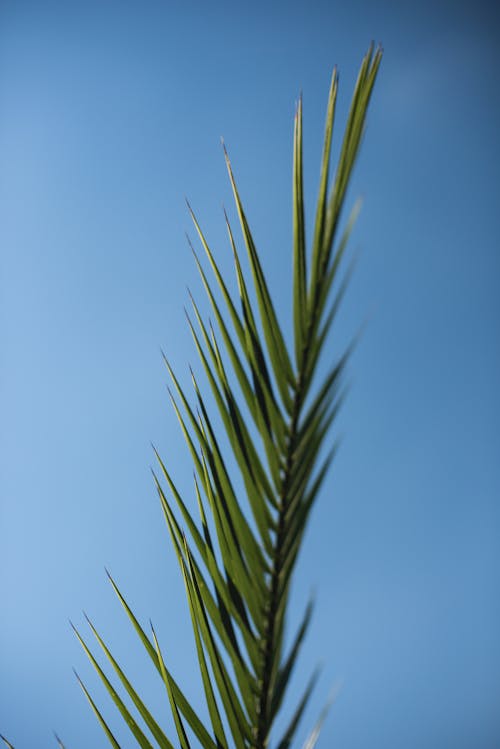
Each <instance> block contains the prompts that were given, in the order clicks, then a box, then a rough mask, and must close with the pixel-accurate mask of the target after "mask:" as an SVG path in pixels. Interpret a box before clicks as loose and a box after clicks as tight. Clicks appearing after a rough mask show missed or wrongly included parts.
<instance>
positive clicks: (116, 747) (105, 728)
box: [74, 671, 120, 749]
mask: <svg viewBox="0 0 500 749" xmlns="http://www.w3.org/2000/svg"><path fill="white" fill-rule="evenodd" d="M74 673H75V676H76V678H77V679H78V683H79V684H80V686H81V688H82V690H83V693H84V695H85V697H86V698H87V700H88V701H89V704H90V706H91V708H92V710H93V711H94V713H95V715H96V717H97V720H98V721H99V723H100V724H101V727H102V729H103V731H104V733H105V734H106V736H107V738H108V741H109V743H110V744H111V746H112V747H114V749H120V744H119V743H118V741H117V740H116V739H115V737H114V736H113V734H112V733H111V730H110V728H109V726H108V724H107V723H106V721H105V720H104V718H103V717H102V715H101V713H100V712H99V710H98V709H97V705H96V704H95V702H94V700H93V699H92V697H91V696H90V694H89V692H88V691H87V689H86V687H85V685H84V683H83V681H82V680H81V679H80V677H79V676H78V674H77V673H76V671H75V672H74Z"/></svg>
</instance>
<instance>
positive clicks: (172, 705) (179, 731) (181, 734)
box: [151, 623, 190, 749]
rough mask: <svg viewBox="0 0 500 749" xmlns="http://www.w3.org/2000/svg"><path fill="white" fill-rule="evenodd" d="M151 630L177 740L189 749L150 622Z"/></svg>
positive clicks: (183, 748) (184, 747) (182, 746)
mask: <svg viewBox="0 0 500 749" xmlns="http://www.w3.org/2000/svg"><path fill="white" fill-rule="evenodd" d="M151 632H152V633H153V640H154V643H155V648H156V655H157V657H158V663H159V664H160V673H161V677H162V679H163V682H164V684H165V688H166V690H167V694H168V700H169V702H170V709H171V710H172V715H173V717H174V723H175V730H176V731H177V736H178V737H179V741H180V744H181V749H190V745H189V741H188V738H187V736H186V731H185V729H184V725H183V723H182V718H181V716H180V714H179V709H178V707H177V703H176V701H175V697H174V693H173V690H172V683H171V681H170V676H169V674H168V672H167V669H166V667H165V662H164V660H163V656H162V654H161V650H160V645H159V643H158V638H157V637H156V632H155V631H154V628H153V624H152V623H151Z"/></svg>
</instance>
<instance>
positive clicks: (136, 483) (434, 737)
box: [0, 0, 500, 749]
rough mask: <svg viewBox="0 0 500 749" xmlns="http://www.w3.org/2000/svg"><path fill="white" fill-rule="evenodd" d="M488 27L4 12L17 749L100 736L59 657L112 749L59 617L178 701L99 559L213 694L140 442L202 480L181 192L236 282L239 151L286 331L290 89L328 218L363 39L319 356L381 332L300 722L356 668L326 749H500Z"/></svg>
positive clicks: (9, 545)
mask: <svg viewBox="0 0 500 749" xmlns="http://www.w3.org/2000/svg"><path fill="white" fill-rule="evenodd" d="M498 21H499V18H498V13H497V12H496V11H495V10H494V9H493V4H490V3H481V2H476V3H474V4H473V5H467V6H466V5H465V4H460V3H445V2H442V3H435V2H434V3H429V2H423V3H420V4H418V5H417V4H416V3H408V4H407V3H399V4H396V3H384V2H379V3H368V2H361V1H360V2H356V1H354V2H350V3H333V2H332V3H326V2H311V3H310V4H309V7H307V8H306V4H305V3H295V2H289V3H266V4H265V3H254V4H253V5H251V6H250V4H245V5H243V4H240V3H231V4H229V3H228V4H225V3H217V2H214V3H211V4H201V3H197V2H193V3H190V4H185V3H174V2H163V3H154V2H144V3H131V2H129V3H113V2H103V3H88V2H86V3H79V2H74V3H56V2H46V3H29V2H18V3H14V2H12V1H10V0H5V1H4V2H3V3H2V4H1V6H0V112H1V116H0V257H1V260H0V262H1V266H0V284H1V286H0V321H1V328H0V329H1V338H2V340H1V380H0V388H1V390H0V399H1V414H2V417H1V427H0V443H1V450H0V477H1V478H0V481H1V484H0V492H1V516H0V523H1V526H0V527H1V532H2V566H1V576H0V595H1V601H2V616H1V617H0V659H1V663H2V666H1V673H0V731H1V732H2V733H4V734H6V735H7V736H8V737H9V738H10V740H11V741H13V742H14V744H15V745H16V747H17V748H18V749H21V748H22V747H26V748H28V749H32V748H34V747H39V746H50V745H51V740H52V734H51V731H52V729H55V730H57V731H58V733H60V734H61V736H62V737H63V738H64V740H65V742H66V743H67V745H68V747H72V748H73V749H77V748H78V747H84V746H93V747H99V746H102V747H104V746H105V745H106V741H105V737H104V736H103V735H102V733H101V731H100V728H99V726H98V725H97V724H96V721H95V719H94V718H93V716H92V715H91V713H90V711H89V709H88V707H87V705H86V703H85V701H84V698H83V696H82V695H81V693H80V691H79V689H78V686H77V684H76V683H75V679H74V676H73V673H72V671H71V667H72V666H75V667H76V668H77V670H78V671H79V673H81V675H82V676H83V677H84V679H85V681H86V682H87V683H88V684H90V685H91V686H92V689H93V692H94V694H95V695H96V696H97V698H98V699H99V700H100V704H101V705H102V706H103V709H104V711H105V712H106V715H107V716H108V717H109V719H110V722H111V724H112V725H113V727H115V726H117V732H118V734H119V735H120V736H123V737H125V736H126V734H124V733H123V729H121V728H120V727H119V722H118V721H117V720H116V719H115V715H114V711H113V707H112V706H111V705H110V704H109V700H107V698H106V697H105V696H104V695H103V693H102V690H101V689H100V687H99V685H98V684H97V680H96V678H94V676H93V674H92V673H91V666H90V665H89V664H87V662H86V660H85V656H84V654H83V652H82V651H81V649H80V648H79V646H78V644H77V643H76V641H75V638H74V636H73V635H72V633H71V631H70V628H69V625H68V618H71V619H72V620H74V621H75V622H76V623H77V624H78V625H82V623H83V617H82V614H81V611H82V609H85V610H86V611H87V612H88V614H89V615H90V616H91V617H92V618H93V619H94V621H95V622H96V624H97V625H98V626H99V628H100V629H101V631H102V633H103V634H104V635H106V637H107V639H108V641H109V642H110V644H112V645H113V648H114V650H115V651H116V653H117V654H118V655H119V656H120V657H121V659H122V660H123V663H124V665H125V664H126V666H127V670H128V672H130V673H131V675H134V676H135V677H136V678H137V679H138V680H139V681H140V682H141V683H143V684H144V690H145V691H146V693H147V694H148V695H150V702H151V704H152V705H153V706H155V707H156V708H157V711H158V713H159V714H160V715H162V714H163V715H166V714H167V712H168V708H167V705H166V702H165V700H164V695H163V692H162V691H161V689H160V687H159V685H158V684H157V683H156V681H155V679H154V675H153V674H152V673H151V672H150V670H149V668H148V664H147V663H146V661H145V659H144V658H143V656H142V653H141V651H140V649H139V648H138V646H137V643H135V641H134V638H133V636H132V635H131V633H130V629H129V627H128V623H127V621H126V620H125V617H124V615H122V612H121V610H120V607H119V605H118V603H117V601H116V599H115V598H114V596H113V593H112V591H111V589H110V586H109V584H108V583H107V581H106V578H105V573H104V566H105V565H106V566H107V567H109V568H110V570H111V571H112V573H113V574H114V576H115V577H116V579H117V580H118V581H119V583H120V585H121V586H122V588H123V590H124V592H125V593H126V594H127V596H128V598H129V600H130V602H131V603H132V604H133V606H134V609H135V610H136V612H137V613H138V615H139V617H140V618H141V621H144V622H147V620H148V618H149V617H152V619H153V621H154V622H155V624H156V628H157V630H158V632H159V635H160V638H161V642H162V643H163V649H164V651H165V654H166V656H167V658H168V660H169V663H170V664H171V665H172V670H173V671H174V673H175V674H176V675H178V677H179V681H180V682H181V683H182V684H184V685H186V690H187V691H188V692H189V694H191V695H192V696H193V700H194V701H196V700H198V699H200V695H201V689H200V685H199V680H198V677H197V675H196V668H195V662H194V657H193V653H192V650H193V643H192V639H191V633H190V630H189V624H188V614H187V611H186V608H185V605H184V598H183V590H182V584H181V581H180V580H179V576H178V570H177V568H176V563H175V560H174V556H173V553H172V552H171V550H170V547H169V540H168V537H167V534H166V532H165V529H164V526H163V520H162V517H161V511H160V508H159V506H158V502H157V499H156V495H155V490H154V487H153V484H152V480H151V476H150V471H149V466H150V465H151V464H152V462H153V459H152V452H151V447H150V441H153V442H154V443H155V444H156V445H157V446H158V448H159V450H160V452H161V454H162V455H163V457H164V458H165V461H166V462H167V463H169V465H171V466H173V467H174V469H175V475H176V477H177V478H178V481H179V483H180V485H181V486H185V487H189V486H190V480H191V466H190V463H189V460H188V456H187V454H186V451H185V449H184V447H183V444H182V441H181V439H180V434H179V432H178V429H177V426H176V422H175V417H174V416H173V414H172V412H171V410H170V408H169V404H168V398H167V394H166V389H165V386H166V382H167V378H166V372H165V370H164V367H163V365H162V361H161V355H160V348H163V349H164V350H165V351H166V352H167V353H168V355H169V357H170V359H171V360H172V362H173V364H174V366H175V368H176V370H177V371H178V372H179V373H180V375H181V376H182V378H183V382H186V383H187V382H188V377H187V372H188V369H187V363H188V362H191V363H194V362H195V361H196V359H195V356H196V355H195V352H194V350H193V346H192V344H191V341H190V336H189V332H188V330H187V328H186V325H185V320H184V313H183V306H184V305H185V304H186V302H187V299H188V295H187V290H186V287H187V286H189V288H191V289H192V290H193V292H194V294H195V295H196V296H197V298H199V299H202V291H201V289H200V284H199V282H198V280H197V277H196V270H195V267H194V264H193V262H192V258H191V255H190V253H189V251H188V249H187V247H186V242H185V238H184V232H185V231H186V230H189V228H190V227H189V218H188V215H187V211H186V208H185V205H184V196H185V195H187V196H188V197H189V199H190V201H191V203H192V204H193V206H194V207H195V209H196V211H197V213H198V215H199V218H200V220H201V222H202V224H203V227H204V229H205V231H206V234H207V235H208V237H209V238H210V239H211V242H212V245H213V246H214V247H216V248H217V253H218V257H220V261H221V264H222V265H223V267H224V268H225V269H227V273H231V272H232V271H231V267H230V257H229V253H228V248H227V244H226V240H225V229H224V222H223V215H222V210H221V205H222V204H223V203H224V204H226V205H228V206H230V202H231V198H230V192H229V186H228V182H227V178H226V174H225V167H224V162H223V157H222V153H221V148H220V144H219V139H220V136H221V135H223V136H224V138H225V141H226V143H227V146H228V149H229V151H230V154H231V158H232V161H233V166H234V169H235V173H236V177H237V179H238V182H239V186H240V191H241V195H242V198H243V200H244V202H245V206H246V209H247V214H248V217H249V220H250V222H251V225H252V228H253V230H254V234H255V238H256V240H257V243H258V246H259V249H260V252H261V254H262V258H263V262H264V265H265V268H266V270H267V272H268V275H269V279H270V283H271V285H272V286H273V287H274V289H275V290H276V295H277V302H278V308H279V310H280V313H281V314H282V319H283V320H284V321H285V322H289V321H290V316H289V302H290V299H289V291H288V290H289V288H290V284H289V283H288V281H287V280H286V278H287V273H288V272H289V269H290V265H291V260H290V255H291V250H290V247H291V140H292V120H293V112H294V105H295V101H296V99H297V96H298V93H299V91H300V90H302V91H303V94H304V131H305V132H304V137H305V151H304V159H305V168H306V198H307V199H308V206H309V213H308V216H309V217H310V216H311V214H312V210H313V206H314V201H315V198H316V192H317V177H318V169H319V159H320V153H321V139H322V130H323V122H324V112H325V105H326V96H327V89H328V83H329V77H330V73H331V69H332V67H333V65H334V64H335V63H337V64H338V66H339V68H340V74H341V79H340V80H341V99H340V106H339V114H338V125H337V127H338V130H337V136H338V133H339V132H340V127H341V124H342V122H343V121H344V120H345V115H346V110H347V107H348V103H349V96H350V94H351V91H352V88H353V85H354V80H355V76H356V72H357V68H358V65H359V62H360V60H361V57H362V55H363V54H364V52H365V50H366V48H367V46H368V43H369V42H370V40H371V39H374V40H376V41H380V42H382V44H383V46H384V49H385V56H384V60H383V64H382V69H381V72H380V76H379V80H378V82H377V87H376V91H375V95H374V99H373V105H372V107H371V111H370V115H369V121H368V128H367V133H366V137H365V142H364V145H363V149H362V153H361V157H360V160H359V162H358V165H357V169H356V174H355V178H354V181H353V185H352V190H351V193H350V199H351V201H354V199H355V198H356V196H357V195H362V196H363V198H364V206H363V211H362V214H361V217H360V220H359V224H358V226H357V228H356V230H355V233H354V236H353V241H352V246H351V249H352V251H353V252H359V261H358V264H357V268H356V273H355V276H354V278H353V282H352V285H351V288H350V292H349V295H348V299H347V300H346V303H345V306H344V310H343V314H342V317H341V320H340V323H339V328H338V330H337V333H336V336H334V337H333V338H332V348H331V351H332V356H333V355H334V354H335V353H336V352H338V351H339V350H340V347H341V345H342V342H345V341H346V340H347V339H348V338H349V336H350V334H352V333H353V332H354V331H355V330H356V329H357V327H358V326H359V324H360V323H362V322H363V321H364V320H365V319H368V320H369V323H368V326H367V329H366V333H365V335H364V338H363V341H362V344H361V345H360V347H359V349H358V351H357V353H356V354H355V356H354V357H353V360H352V362H351V369H350V378H351V382H352V387H351V390H350V395H349V398H348V402H347V404H346V406H345V408H344V410H343V412H342V415H341V417H340V419H339V423H338V425H337V430H338V431H339V432H341V433H342V435H343V443H342V449H341V451H340V454H339V457H338V461H337V463H336V465H335V466H334V469H333V471H332V474H331V476H330V479H329V481H328V482H327V484H326V486H325V489H324V491H323V495H322V497H321V499H320V501H319V503H318V505H317V507H316V509H315V513H314V515H313V517H312V520H311V524H310V528H309V531H308V534H307V537H306V542H305V547H304V551H303V556H302V559H301V564H300V565H299V570H298V572H297V577H296V582H295V588H294V592H293V599H292V602H293V607H292V620H294V616H295V617H298V615H299V613H300V610H301V608H300V606H302V604H303V603H304V602H305V600H306V599H307V596H308V593H309V591H310V590H311V588H314V589H315V590H316V592H317V597H318V603H317V608H316V613H315V620H314V622H313V626H312V629H311V634H310V635H309V640H308V642H307V644H306V646H305V648H304V654H303V658H302V664H301V667H300V669H299V670H298V672H297V678H296V682H295V683H296V686H297V689H298V687H299V686H300V682H301V681H302V680H304V679H305V678H306V676H307V674H308V670H309V669H310V668H311V666H313V665H315V664H316V663H317V662H318V661H321V662H322V663H323V675H322V677H321V680H320V684H319V687H318V690H317V694H316V697H315V700H313V703H314V704H313V706H312V709H311V710H310V711H309V712H308V713H307V715H306V719H305V721H304V727H303V732H302V733H303V734H305V732H306V729H307V727H308V725H309V726H310V725H311V724H312V722H313V721H314V718H315V715H316V713H317V711H318V710H319V707H320V705H321V703H322V700H323V696H326V694H327V692H328V690H329V688H330V686H331V685H332V684H334V683H336V682H337V681H341V682H342V688H341V692H340V696H339V698H338V700H337V702H336V704H335V706H334V708H333V710H332V713H331V716H330V718H329V720H328V722H327V724H326V726H325V728H324V734H323V736H322V740H321V742H320V744H319V746H325V747H326V746H333V745H335V746H337V747H342V749H358V748H361V747H366V746H370V747H372V749H378V748H379V747H384V749H392V747H394V748H396V747H398V749H400V747H405V749H413V748H415V749H416V748H417V747H422V746H426V747H428V748H429V749H434V747H435V748H436V749H438V747H439V749H441V748H442V747H447V746H453V747H454V749H462V748H463V749H468V748H469V747H474V748H475V749H493V747H495V746H498V745H499V743H500V720H499V717H498V716H499V713H498V703H499V698H500V642H499V638H498V632H499V631H500V605H499V595H498V592H499V589H500V587H499V586H500V551H499V549H500V547H499V543H498V539H499V531H500V509H499V504H498V500H499V489H500V468H499V460H498V456H499V446H500V445H499V442H500V439H499V428H498V424H499V417H500V409H499V396H498V365H499V359H500V346H499V335H498V326H499V313H500V303H499V294H498V284H499V239H498V238H499V236H500V219H499V216H500V211H499V189H498V164H499V163H500V161H499V156H500V154H499V145H498V132H499V126H500V93H499V85H498V73H497V71H498V63H499V62H500V60H499V51H498V50H499V49H500V45H499V31H498V28H499V27H498ZM337 142H338V141H337ZM230 210H231V211H232V210H233V209H232V207H231V209H230ZM232 215H233V216H234V211H233V213H232ZM310 224H311V221H310V220H309V226H310ZM165 720H166V721H167V723H168V718H165ZM120 730H122V733H121V734H120ZM124 745H129V746H130V745H131V744H130V743H128V739H125V738H124Z"/></svg>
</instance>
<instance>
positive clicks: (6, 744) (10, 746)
mask: <svg viewBox="0 0 500 749" xmlns="http://www.w3.org/2000/svg"><path fill="white" fill-rule="evenodd" d="M0 739H2V741H3V743H4V744H5V746H8V747H9V749H14V747H13V745H12V744H11V743H10V741H8V740H7V739H6V738H5V736H2V734H1V733H0Z"/></svg>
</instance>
